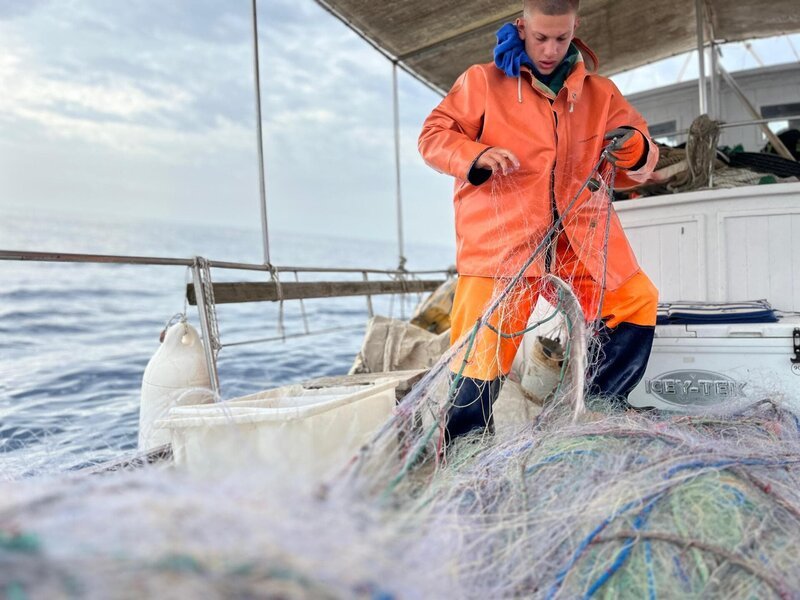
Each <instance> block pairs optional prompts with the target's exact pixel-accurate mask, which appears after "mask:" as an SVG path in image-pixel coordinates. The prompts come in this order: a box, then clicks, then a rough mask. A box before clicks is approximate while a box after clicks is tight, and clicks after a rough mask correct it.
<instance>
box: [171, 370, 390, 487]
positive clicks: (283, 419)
mask: <svg viewBox="0 0 800 600" xmlns="http://www.w3.org/2000/svg"><path fill="white" fill-rule="evenodd" d="M397 383H398V382H397V380H394V379H391V380H388V381H384V382H380V383H375V384H370V385H360V386H345V387H331V388H323V389H319V390H307V389H304V388H302V387H301V386H288V387H286V388H278V389H275V390H269V391H266V392H260V393H258V394H253V395H250V396H245V397H242V398H237V399H234V400H228V401H226V402H221V403H218V404H212V405H199V406H181V407H175V408H173V409H172V410H170V413H169V416H168V417H167V418H166V419H162V420H161V421H159V422H158V423H157V426H159V427H164V428H167V429H169V430H170V432H171V440H172V451H173V456H174V460H175V464H176V465H178V466H179V467H182V468H185V469H187V470H188V471H190V472H192V473H194V474H198V475H223V474H226V473H229V472H231V471H235V470H239V469H248V470H251V471H253V474H254V476H258V473H259V472H263V473H268V474H269V475H270V476H276V477H283V476H287V477H292V478H293V479H297V478H310V479H317V478H319V477H321V476H322V475H324V474H325V473H326V472H329V471H331V470H332V469H336V468H340V467H341V466H343V465H345V464H346V462H347V461H348V460H349V459H350V458H351V457H352V456H354V455H355V454H356V452H357V451H358V449H359V448H360V447H361V446H362V445H363V444H364V443H365V442H367V441H368V440H369V438H370V437H371V436H372V434H373V433H374V432H375V431H376V430H377V429H378V428H379V427H380V426H381V425H382V424H383V423H384V422H385V421H386V420H387V419H388V418H389V417H390V416H391V414H392V411H393V409H394V406H395V402H396V400H395V388H396V386H397Z"/></svg>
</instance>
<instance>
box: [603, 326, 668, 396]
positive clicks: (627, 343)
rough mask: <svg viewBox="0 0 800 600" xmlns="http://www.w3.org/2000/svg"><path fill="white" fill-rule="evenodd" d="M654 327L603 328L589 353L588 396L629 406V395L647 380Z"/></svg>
mask: <svg viewBox="0 0 800 600" xmlns="http://www.w3.org/2000/svg"><path fill="white" fill-rule="evenodd" d="M655 331H656V328H655V327H647V326H644V325H634V324H633V323H620V324H619V325H617V326H616V327H615V328H613V329H611V328H609V327H607V326H606V325H605V323H603V324H601V325H600V330H599V331H598V336H597V339H596V340H595V343H594V347H593V349H592V352H591V353H590V357H591V359H592V363H591V365H590V367H589V373H588V380H589V388H588V390H589V395H590V396H600V397H603V398H605V399H607V400H609V401H611V402H612V404H613V405H614V406H616V407H619V408H624V407H626V406H628V403H627V400H628V394H630V393H631V392H632V391H633V388H635V387H636V385H637V384H638V383H639V382H640V381H641V380H642V377H644V371H645V369H646V368H647V361H648V360H649V359H650V350H651V349H652V347H653V336H654V335H655Z"/></svg>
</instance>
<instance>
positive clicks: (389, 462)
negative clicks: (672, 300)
mask: <svg viewBox="0 0 800 600" xmlns="http://www.w3.org/2000/svg"><path fill="white" fill-rule="evenodd" d="M592 177H594V178H595V179H596V180H597V185H593V186H592V187H593V188H594V191H592V192H591V194H583V195H582V197H581V202H579V203H576V204H575V205H574V206H572V207H571V209H570V210H569V211H565V213H564V214H562V215H561V216H560V221H561V223H560V224H561V225H565V226H568V220H569V219H583V220H584V222H585V223H589V224H591V223H594V224H595V226H593V227H587V228H585V229H586V230H587V231H589V230H591V231H594V232H595V233H594V234H593V235H592V236H587V237H586V238H585V239H584V240H583V244H582V247H581V248H576V249H574V250H575V253H576V255H577V256H579V257H583V258H584V259H585V257H587V256H591V255H593V254H597V253H600V254H599V255H598V256H599V257H600V259H601V260H604V253H605V248H606V242H607V223H608V222H609V219H610V218H614V216H613V212H611V209H610V205H609V187H610V184H612V183H613V182H612V181H610V179H612V178H613V175H612V173H610V172H608V171H604V172H603V173H602V174H597V173H595V174H592ZM492 185H494V186H496V187H497V188H498V189H497V192H498V197H499V196H500V195H502V194H501V193H500V192H501V191H502V193H504V194H507V193H509V188H510V189H511V190H512V191H513V186H514V185H515V182H514V179H513V177H508V178H493V184H492ZM556 225H557V226H558V225H559V223H556ZM552 243H554V241H553V239H550V240H549V243H547V242H545V243H542V244H539V245H537V246H536V247H532V248H525V249H521V250H520V252H521V253H524V254H525V257H533V259H535V258H536V257H538V256H541V255H543V253H545V252H546V251H547V249H548V246H549V245H552ZM522 262H524V260H523V261H521V263H522ZM571 269H573V271H571ZM580 270H581V268H580V265H579V264H577V263H576V264H575V265H562V268H561V269H560V273H559V275H560V276H559V277H558V278H554V277H543V278H538V279H529V278H519V279H516V280H515V279H514V278H506V279H505V280H503V279H499V281H500V282H501V283H500V285H498V286H497V293H496V294H495V297H494V298H493V299H492V301H491V302H490V303H489V305H488V306H487V310H486V312H485V313H484V316H483V317H482V318H481V319H479V320H478V322H477V323H476V325H475V327H474V328H473V329H472V330H471V331H470V332H469V333H468V334H467V335H466V336H465V337H464V339H463V340H461V341H459V342H457V343H456V344H455V345H454V346H453V348H452V349H451V350H450V352H448V353H447V355H446V356H444V357H443V358H442V360H441V361H440V362H439V363H438V364H437V365H436V366H434V367H433V368H432V369H431V370H430V372H429V373H428V374H427V376H426V377H425V378H424V379H423V380H422V381H421V382H420V383H419V384H417V386H415V388H414V389H413V390H412V392H411V393H410V394H408V395H407V397H406V398H405V399H404V400H403V401H402V402H401V403H400V404H399V405H398V407H397V410H396V412H395V414H394V416H393V417H392V418H391V419H390V420H389V421H388V422H387V423H386V424H385V425H384V426H383V427H382V428H381V429H380V430H379V431H378V432H377V433H376V434H375V435H374V437H373V438H372V439H371V441H370V442H369V443H367V444H366V445H364V446H363V448H362V449H361V451H360V452H359V454H358V456H356V457H354V459H353V460H352V461H351V462H350V463H349V464H347V465H343V466H341V467H340V468H338V469H337V470H336V471H335V472H334V473H333V474H331V475H329V476H328V477H326V479H325V481H324V485H316V486H314V492H313V493H309V491H308V488H307V487H303V486H298V485H295V482H293V481H290V480H286V479H284V480H275V478H272V477H270V475H269V474H268V473H266V472H262V471H260V470H258V469H256V468H253V467H250V466H248V465H242V469H241V470H240V471H238V472H235V473H231V474H229V475H228V476H226V477H225V478H221V479H217V480H215V481H213V483H212V484H209V482H208V481H204V480H199V481H198V480H195V479H192V478H189V477H187V476H185V475H183V474H181V473H174V472H172V471H171V470H166V469H158V468H152V467H151V468H146V469H142V470H139V471H136V472H122V473H116V474H110V475H106V476H102V477H97V476H95V477H91V478H86V477H75V478H72V479H61V480H57V481H50V480H48V481H27V482H17V483H15V484H8V485H5V486H4V487H2V488H0V590H2V592H4V593H5V594H6V595H7V596H11V597H28V596H30V597H65V596H76V597H98V598H100V597H102V598H106V597H142V596H150V595H159V596H161V597H186V596H187V595H189V594H196V595H199V596H203V597H209V598H227V597H276V598H277V597H281V598H284V597H289V598H295V597H296V598H370V599H374V598H381V599H389V598H422V597H426V598H427V597H437V598H438V597H463V598H575V597H593V596H602V597H609V598H620V597H624V598H642V597H648V598H657V597H720V598H769V597H781V598H789V597H795V596H796V594H797V590H800V567H799V566H798V562H797V556H800V419H798V417H797V415H796V414H795V412H793V411H792V410H790V409H789V408H787V407H786V406H785V405H784V404H782V403H781V401H780V400H781V399H779V398H771V399H766V398H765V399H763V400H760V401H755V402H752V403H750V404H748V405H745V406H737V407H734V408H733V409H728V410H727V411H721V410H720V411H716V412H706V413H704V414H693V415H682V416H681V415H669V414H656V413H654V412H650V413H648V412H640V411H631V410H620V409H618V408H613V409H612V408H610V407H609V406H608V405H606V404H605V403H604V402H603V399H596V398H592V397H590V395H589V396H587V395H586V393H585V392H586V389H587V388H586V380H585V377H586V374H587V372H589V373H591V368H592V364H591V363H592V362H593V361H596V360H597V359H598V357H597V356H596V353H593V352H592V350H591V348H592V346H593V335H594V331H595V329H596V327H597V317H598V314H599V312H598V311H599V310H600V306H601V304H602V285H596V286H595V290H594V291H591V290H590V291H589V292H588V293H587V292H586V291H585V290H583V291H582V292H581V294H582V302H578V300H577V297H576V296H577V295H576V294H575V293H574V285H573V283H574V282H572V281H570V272H574V273H578V272H579V271H580ZM540 297H542V298H544V299H546V300H547V301H548V303H549V304H550V308H545V309H544V310H542V311H541V314H540V313H537V312H534V317H533V319H532V322H531V323H530V325H528V324H523V325H522V326H521V327H518V326H517V325H516V324H510V323H508V322H506V321H505V320H504V319H502V318H496V319H494V320H492V315H493V314H495V313H498V314H501V315H502V314H503V313H504V311H505V312H506V313H508V314H510V313H513V310H514V307H513V306H512V305H511V304H510V303H513V302H519V301H524V302H527V303H529V304H531V305H533V304H535V302H534V301H533V300H534V299H538V298H540ZM587 307H588V309H589V310H586V308H587ZM543 321H547V323H545V324H543V325H541V327H542V329H541V331H546V335H547V336H548V337H549V338H550V339H551V340H553V341H557V345H558V346H560V348H561V355H560V362H561V368H560V370H559V372H558V377H557V381H556V382H555V385H554V386H553V388H552V390H550V391H549V393H548V394H546V397H544V398H542V400H544V401H545V405H544V409H543V410H542V412H541V414H539V416H538V417H536V418H535V419H531V420H528V421H527V422H520V423H518V424H516V425H508V426H506V428H505V429H504V430H503V431H500V430H499V429H498V431H497V432H496V434H494V435H493V434H491V433H489V432H486V431H481V432H475V433H473V434H470V435H468V436H464V437H462V438H459V439H457V440H455V441H454V442H453V443H451V444H449V445H447V446H446V445H445V444H444V436H443V430H444V422H443V420H444V418H445V415H446V412H447V408H448V401H449V399H450V398H451V397H452V391H453V389H455V388H456V386H457V385H458V383H459V382H458V377H459V371H460V370H461V369H462V368H463V366H464V365H465V364H466V363H467V362H469V361H470V360H472V361H475V360H493V359H496V357H493V356H489V357H486V356H479V355H472V356H470V354H469V352H470V349H471V348H473V347H478V346H479V344H476V339H477V336H480V335H482V332H483V331H484V330H486V329H488V325H489V324H492V327H494V328H495V329H496V330H497V331H500V332H501V333H502V334H505V335H509V336H515V335H519V334H520V333H521V332H522V331H523V330H525V329H527V328H528V327H530V326H534V325H537V324H539V322H543ZM498 325H499V326H498ZM510 325H511V326H510ZM484 347H485V346H484ZM472 364H474V362H473V363H472ZM14 594H16V596H14Z"/></svg>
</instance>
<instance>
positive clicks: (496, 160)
mask: <svg viewBox="0 0 800 600" xmlns="http://www.w3.org/2000/svg"><path fill="white" fill-rule="evenodd" d="M475 168H477V169H488V170H490V171H492V172H493V173H502V174H503V175H508V174H509V173H513V172H514V171H516V170H517V169H519V159H518V158H517V157H516V156H514V153H513V152H511V150H506V149H505V148H489V149H488V150H487V151H486V152H484V153H483V154H481V155H480V156H479V157H478V160H476V161H475Z"/></svg>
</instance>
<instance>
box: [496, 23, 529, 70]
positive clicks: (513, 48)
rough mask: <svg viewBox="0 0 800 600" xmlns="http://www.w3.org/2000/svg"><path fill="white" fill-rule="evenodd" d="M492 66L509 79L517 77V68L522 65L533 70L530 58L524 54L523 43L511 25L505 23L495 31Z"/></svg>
mask: <svg viewBox="0 0 800 600" xmlns="http://www.w3.org/2000/svg"><path fill="white" fill-rule="evenodd" d="M494 64H495V65H497V68H498V69H500V70H501V71H503V72H504V73H505V74H506V75H508V76H509V77H519V68H520V67H521V66H522V65H526V66H528V67H530V68H531V69H533V68H534V66H533V61H532V60H531V57H530V56H528V54H527V53H526V52H525V43H524V42H523V41H522V40H521V39H519V33H518V32H517V28H516V26H515V25H514V24H513V23H506V24H505V25H503V26H502V27H501V28H500V29H498V30H497V45H496V46H495V47H494Z"/></svg>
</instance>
